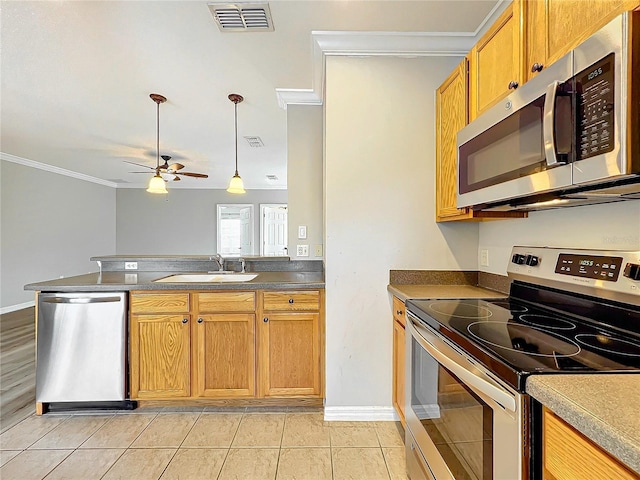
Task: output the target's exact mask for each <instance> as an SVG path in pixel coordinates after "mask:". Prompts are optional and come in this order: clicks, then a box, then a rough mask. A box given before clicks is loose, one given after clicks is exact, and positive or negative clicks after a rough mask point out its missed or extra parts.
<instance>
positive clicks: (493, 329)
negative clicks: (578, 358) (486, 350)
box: [467, 322, 580, 357]
mask: <svg viewBox="0 0 640 480" xmlns="http://www.w3.org/2000/svg"><path fill="white" fill-rule="evenodd" d="M467 330H468V331H469V333H471V335H473V336H474V337H476V338H478V339H479V340H482V341H483V342H485V343H488V344H489V345H493V346H494V347H498V348H503V349H505V350H510V351H513V352H523V353H526V354H527V355H533V356H539V357H572V356H574V355H577V354H578V353H580V346H579V345H578V344H577V343H575V342H574V341H572V340H568V339H566V338H564V339H560V338H557V337H555V336H553V335H551V334H550V333H549V332H545V331H544V330H542V329H539V328H535V327H529V326H527V325H518V324H517V323H504V322H474V323H472V324H471V325H469V326H468V327H467Z"/></svg>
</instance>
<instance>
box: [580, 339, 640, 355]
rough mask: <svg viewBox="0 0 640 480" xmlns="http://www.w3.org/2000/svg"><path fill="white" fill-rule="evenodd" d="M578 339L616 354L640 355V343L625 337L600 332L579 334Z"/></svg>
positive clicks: (592, 346) (584, 343) (598, 348)
mask: <svg viewBox="0 0 640 480" xmlns="http://www.w3.org/2000/svg"><path fill="white" fill-rule="evenodd" d="M576 340H577V341H578V342H580V343H582V344H583V345H586V346H588V347H591V348H595V349H596V350H601V351H603V352H607V353H613V354H615V355H626V356H630V357H640V344H638V343H636V342H632V341H629V340H625V339H623V338H617V337H611V336H609V335H604V334H602V333H600V334H584V333H583V334H579V335H576Z"/></svg>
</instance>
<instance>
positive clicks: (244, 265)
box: [240, 258, 247, 273]
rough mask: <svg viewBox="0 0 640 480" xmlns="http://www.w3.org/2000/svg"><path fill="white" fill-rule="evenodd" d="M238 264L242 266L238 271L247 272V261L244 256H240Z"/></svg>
mask: <svg viewBox="0 0 640 480" xmlns="http://www.w3.org/2000/svg"><path fill="white" fill-rule="evenodd" d="M240 266H241V267H242V270H241V272H240V273H247V272H246V269H247V261H246V260H245V259H244V258H240Z"/></svg>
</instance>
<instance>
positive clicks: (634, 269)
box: [623, 263, 640, 280]
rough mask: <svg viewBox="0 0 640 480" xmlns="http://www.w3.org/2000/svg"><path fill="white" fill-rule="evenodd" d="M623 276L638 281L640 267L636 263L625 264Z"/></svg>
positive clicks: (639, 278)
mask: <svg viewBox="0 0 640 480" xmlns="http://www.w3.org/2000/svg"><path fill="white" fill-rule="evenodd" d="M623 275H624V276H625V277H629V278H630V279H631V280H640V265H638V264H637V263H627V266H626V267H624V272H623Z"/></svg>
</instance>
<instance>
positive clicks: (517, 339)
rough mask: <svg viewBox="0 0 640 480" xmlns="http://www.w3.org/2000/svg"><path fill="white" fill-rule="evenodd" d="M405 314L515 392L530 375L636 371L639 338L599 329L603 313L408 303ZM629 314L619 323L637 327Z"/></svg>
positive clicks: (492, 303)
mask: <svg viewBox="0 0 640 480" xmlns="http://www.w3.org/2000/svg"><path fill="white" fill-rule="evenodd" d="M555 306H557V305H555ZM580 309H582V311H581V313H584V311H585V310H589V311H594V312H599V310H598V308H595V307H594V308H586V307H585V306H581V307H580ZM407 310H408V311H409V312H411V313H413V314H414V315H415V316H417V317H418V318H419V320H420V321H421V322H422V323H423V324H425V325H427V326H429V327H431V328H432V329H435V330H437V331H439V332H440V333H441V334H442V335H444V336H445V337H447V338H448V339H449V340H451V341H452V342H453V343H454V344H456V345H458V346H459V347H460V348H462V349H464V350H465V351H467V352H468V353H470V354H471V355H472V356H474V357H475V358H476V359H477V360H479V361H480V362H482V363H483V364H484V365H485V366H487V368H489V370H492V371H494V372H495V373H496V374H497V375H498V376H500V377H502V378H503V379H504V380H506V381H507V382H509V383H510V384H512V385H513V386H514V387H516V388H519V389H524V378H525V377H526V376H527V375H529V374H532V373H561V372H567V373H578V372H596V371H597V372H604V371H611V372H613V371H629V370H640V334H639V335H635V334H634V333H633V332H628V331H624V330H621V329H619V328H614V327H611V326H608V325H606V324H603V323H602V322H601V321H600V320H601V318H600V317H606V315H604V314H599V316H598V318H597V319H596V320H594V321H591V320H589V319H586V318H584V317H581V316H578V315H575V314H572V313H571V312H568V313H567V312H562V311H558V310H557V309H555V308H553V309H552V308H547V307H546V306H545V305H537V304H532V303H529V302H527V301H521V300H518V299H515V298H509V299H454V300H408V301H407ZM570 310H575V309H570ZM610 313H611V314H612V315H615V314H616V313H618V312H617V311H616V310H615V309H613V310H612V311H611V312H610ZM636 314H638V316H637V318H636V317H635V316H636ZM626 315H627V316H628V315H629V313H628V312H626ZM631 315H632V316H633V317H634V318H632V319H629V318H627V317H625V318H624V319H623V320H625V321H627V320H628V321H633V320H636V321H638V322H639V323H638V324H637V326H636V328H638V327H640V313H638V312H632V313H631Z"/></svg>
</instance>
